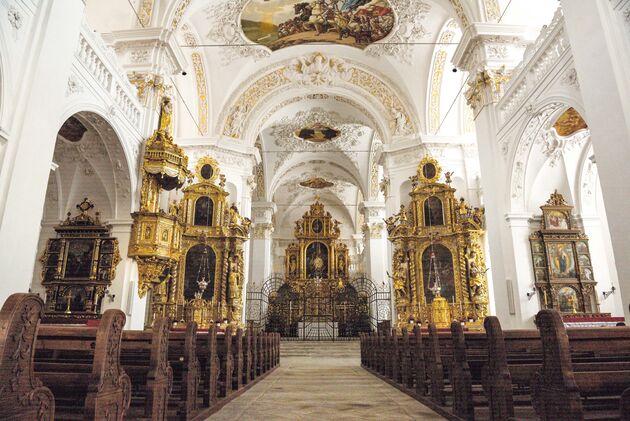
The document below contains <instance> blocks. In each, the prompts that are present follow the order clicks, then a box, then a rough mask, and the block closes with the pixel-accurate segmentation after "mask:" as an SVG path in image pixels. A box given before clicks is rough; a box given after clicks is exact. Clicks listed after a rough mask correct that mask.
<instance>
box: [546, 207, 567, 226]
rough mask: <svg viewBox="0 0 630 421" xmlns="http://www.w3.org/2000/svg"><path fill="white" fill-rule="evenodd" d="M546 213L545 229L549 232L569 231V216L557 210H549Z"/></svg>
mask: <svg viewBox="0 0 630 421" xmlns="http://www.w3.org/2000/svg"><path fill="white" fill-rule="evenodd" d="M544 213H545V228H546V229H548V230H566V229H569V223H568V221H567V215H566V214H565V213H564V212H561V211H557V210H549V211H547V212H544Z"/></svg>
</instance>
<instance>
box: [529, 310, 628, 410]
mask: <svg viewBox="0 0 630 421" xmlns="http://www.w3.org/2000/svg"><path fill="white" fill-rule="evenodd" d="M536 325H537V327H538V329H539V331H540V336H541V341H542V344H543V361H542V367H541V368H540V370H538V371H537V372H536V374H535V376H534V379H533V382H532V402H533V404H534V408H535V410H536V413H537V414H538V417H539V418H540V419H542V420H544V421H550V420H558V421H564V420H567V421H568V420H581V419H597V418H600V417H605V418H606V419H622V420H624V421H625V420H627V419H628V418H629V417H630V414H628V413H627V412H625V413H624V408H626V407H627V405H628V403H627V402H626V400H625V399H627V397H628V395H630V392H628V391H629V390H630V370H621V371H618V370H599V369H601V368H602V367H604V368H605V367H606V364H609V362H608V361H605V362H604V364H603V365H599V364H600V363H598V362H596V361H594V359H593V358H591V359H590V361H588V362H584V361H582V362H581V363H577V364H575V366H574V363H573V362H572V352H573V351H575V352H577V355H578V357H580V356H583V355H584V353H587V354H593V355H595V354H599V355H605V358H620V359H622V360H625V361H628V351H629V350H630V341H628V340H627V338H628V333H627V332H628V331H630V329H628V328H599V329H580V330H574V331H571V330H569V331H567V329H565V327H564V324H563V322H562V318H561V316H560V314H559V313H557V312H555V311H551V310H541V311H540V312H539V313H538V314H537V315H536ZM589 337H590V339H589ZM602 338H604V339H602ZM572 339H573V346H571V341H572ZM608 342H610V343H608ZM589 343H590V345H589ZM622 362H623V361H622ZM586 365H591V367H589V369H588V370H584V368H585V367H586ZM575 369H577V370H581V371H576V370H575ZM592 396H606V397H607V398H608V399H607V402H602V401H601V400H597V399H596V400H595V405H590V402H589V401H590V397H592ZM585 397H586V398H588V399H584V398H585Z"/></svg>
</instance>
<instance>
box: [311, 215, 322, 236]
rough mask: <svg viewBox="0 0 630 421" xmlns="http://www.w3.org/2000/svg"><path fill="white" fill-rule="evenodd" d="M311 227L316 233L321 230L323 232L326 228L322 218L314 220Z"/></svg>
mask: <svg viewBox="0 0 630 421" xmlns="http://www.w3.org/2000/svg"><path fill="white" fill-rule="evenodd" d="M311 229H312V230H313V232H314V233H315V234H319V233H320V232H322V230H323V229H324V224H323V223H322V220H321V219H316V220H314V221H313V225H312V226H311Z"/></svg>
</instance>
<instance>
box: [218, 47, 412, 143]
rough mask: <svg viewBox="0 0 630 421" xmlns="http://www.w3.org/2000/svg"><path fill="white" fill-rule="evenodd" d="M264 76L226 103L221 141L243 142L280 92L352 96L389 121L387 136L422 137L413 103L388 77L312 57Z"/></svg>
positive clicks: (276, 65) (356, 65)
mask: <svg viewBox="0 0 630 421" xmlns="http://www.w3.org/2000/svg"><path fill="white" fill-rule="evenodd" d="M259 74H261V75H262V76H260V77H257V78H256V79H254V80H252V79H251V78H247V79H246V80H245V82H243V83H242V84H241V85H240V86H239V87H238V88H237V89H235V90H234V92H233V94H232V95H231V96H230V97H229V98H228V99H227V101H226V103H225V105H224V107H223V112H222V113H221V115H220V117H219V119H218V121H217V127H216V130H217V132H219V133H221V134H222V135H223V136H227V137H235V138H243V137H244V134H245V133H248V131H249V125H250V124H251V120H252V113H253V111H254V109H256V108H257V107H258V105H259V104H260V103H264V102H266V101H268V100H269V98H273V96H274V95H276V94H278V93H279V92H286V91H287V90H289V89H297V90H298V91H302V92H304V90H305V89H307V88H310V90H311V91H312V90H313V89H314V90H316V91H319V92H322V91H323V89H325V90H326V92H330V91H331V88H336V90H337V92H347V93H348V94H349V95H352V94H353V93H354V94H355V95H358V96H360V97H361V98H363V100H364V101H366V102H367V103H370V104H372V105H373V106H374V107H375V108H376V109H378V110H379V111H380V112H379V113H378V114H377V115H382V116H386V117H387V124H384V125H386V126H387V127H388V129H389V130H388V133H387V134H389V135H390V137H391V136H393V135H408V134H413V133H417V132H419V129H420V124H419V122H418V119H417V116H416V115H415V113H414V112H413V107H412V106H411V105H410V104H411V101H409V100H408V98H406V96H405V95H404V94H402V92H401V91H400V90H399V89H398V88H397V87H396V85H395V84H394V83H393V82H392V81H391V80H389V79H388V78H387V77H385V76H383V75H381V74H379V73H378V72H377V71H375V70H374V69H371V68H367V67H365V66H363V65H362V64H360V63H357V62H354V61H352V60H346V59H341V58H338V57H335V56H330V57H328V56H325V55H324V54H322V53H313V54H311V55H309V56H307V57H298V58H291V59H287V60H284V61H280V62H278V63H274V64H273V65H271V66H268V67H267V68H265V69H261V70H260V71H259Z"/></svg>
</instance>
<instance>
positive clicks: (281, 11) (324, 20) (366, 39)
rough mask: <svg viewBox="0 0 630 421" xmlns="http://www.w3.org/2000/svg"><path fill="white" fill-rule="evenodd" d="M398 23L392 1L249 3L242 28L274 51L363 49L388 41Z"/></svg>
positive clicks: (275, 0) (254, 0)
mask: <svg viewBox="0 0 630 421" xmlns="http://www.w3.org/2000/svg"><path fill="white" fill-rule="evenodd" d="M395 20H396V19H395V17H394V12H393V8H392V5H391V3H390V2H389V0H332V1H331V0H250V1H249V2H248V3H247V4H246V5H245V7H244V8H243V13H242V15H241V28H242V30H243V33H244V34H245V36H246V37H247V38H248V39H249V40H251V41H252V42H255V43H257V44H260V45H264V46H266V47H268V48H270V49H271V50H272V51H275V50H279V49H281V48H284V47H290V46H293V45H299V44H305V43H335V44H343V45H349V46H352V47H357V48H361V49H363V48H365V47H367V46H368V45H370V44H372V43H374V42H377V41H380V40H382V39H383V38H385V37H386V36H387V35H388V34H389V33H390V32H391V31H392V29H393V28H394V24H395Z"/></svg>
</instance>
